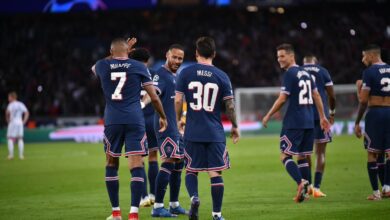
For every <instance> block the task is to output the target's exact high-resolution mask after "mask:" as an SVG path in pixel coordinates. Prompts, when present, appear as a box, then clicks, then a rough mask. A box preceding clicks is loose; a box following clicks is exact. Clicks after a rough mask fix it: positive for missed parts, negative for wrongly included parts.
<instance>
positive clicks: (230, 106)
mask: <svg viewBox="0 0 390 220" xmlns="http://www.w3.org/2000/svg"><path fill="white" fill-rule="evenodd" d="M225 107H226V114H227V116H228V117H229V119H230V121H231V122H232V126H233V127H234V128H237V126H238V125H237V118H236V109H235V106H234V99H228V100H226V101H225Z"/></svg>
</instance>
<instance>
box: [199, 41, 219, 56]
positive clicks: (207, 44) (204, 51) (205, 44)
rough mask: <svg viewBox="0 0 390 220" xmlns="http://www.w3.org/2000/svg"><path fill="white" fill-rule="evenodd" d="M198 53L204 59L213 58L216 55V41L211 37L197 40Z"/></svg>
mask: <svg viewBox="0 0 390 220" xmlns="http://www.w3.org/2000/svg"><path fill="white" fill-rule="evenodd" d="M196 51H198V54H199V55H200V56H202V57H204V58H213V57H214V55H215V41H214V39H213V38H211V37H200V38H198V39H197V40H196Z"/></svg>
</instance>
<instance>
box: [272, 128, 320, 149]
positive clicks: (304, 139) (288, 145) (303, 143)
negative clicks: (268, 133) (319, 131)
mask: <svg viewBox="0 0 390 220" xmlns="http://www.w3.org/2000/svg"><path fill="white" fill-rule="evenodd" d="M313 143H314V129H284V128H283V129H282V132H281V133H280V150H281V152H283V153H285V154H287V155H291V156H293V155H302V156H303V155H310V154H312V153H313Z"/></svg>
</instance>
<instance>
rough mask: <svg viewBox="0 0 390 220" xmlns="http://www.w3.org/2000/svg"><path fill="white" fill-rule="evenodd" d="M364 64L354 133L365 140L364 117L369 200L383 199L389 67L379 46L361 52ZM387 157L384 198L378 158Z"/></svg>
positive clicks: (388, 185)
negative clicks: (362, 120) (380, 189)
mask: <svg viewBox="0 0 390 220" xmlns="http://www.w3.org/2000/svg"><path fill="white" fill-rule="evenodd" d="M362 55H363V59H362V62H363V63H364V65H366V66H367V68H366V69H365V70H364V71H363V82H362V88H361V92H360V94H359V95H360V104H359V109H358V115H357V118H356V121H355V134H356V136H357V137H358V138H360V137H362V131H361V127H360V121H361V119H362V117H363V115H364V113H365V111H366V109H367V106H368V107H369V109H368V112H367V114H366V117H365V132H364V146H365V148H366V149H367V155H368V157H367V161H368V162H367V171H368V176H369V178H370V183H371V187H372V190H373V194H372V195H369V196H368V197H367V199H368V200H380V199H381V197H382V196H383V197H390V172H389V170H390V160H389V153H390V65H388V64H386V63H384V62H383V61H382V59H381V49H380V47H379V46H377V45H368V46H367V47H366V48H365V49H364V50H363V52H362ZM383 152H385V153H386V154H387V160H386V165H385V166H386V167H385V178H384V186H383V187H382V196H381V193H380V191H379V186H378V166H377V156H378V154H379V153H383Z"/></svg>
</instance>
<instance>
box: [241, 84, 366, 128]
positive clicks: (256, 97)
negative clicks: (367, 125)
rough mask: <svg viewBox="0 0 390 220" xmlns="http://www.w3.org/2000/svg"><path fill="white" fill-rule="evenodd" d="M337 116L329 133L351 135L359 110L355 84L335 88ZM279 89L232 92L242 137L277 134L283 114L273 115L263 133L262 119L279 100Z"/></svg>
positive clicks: (247, 89) (269, 88)
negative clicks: (277, 99) (246, 135)
mask: <svg viewBox="0 0 390 220" xmlns="http://www.w3.org/2000/svg"><path fill="white" fill-rule="evenodd" d="M334 90H335V94H336V116H335V123H334V125H333V126H332V132H333V133H334V134H336V135H340V134H352V133H353V128H354V118H355V116H356V110H357V106H358V99H357V96H356V86H355V85H354V84H348V85H335V86H334ZM279 92H280V87H262V88H237V89H236V90H235V99H236V111H237V119H238V122H239V124H240V129H241V132H242V133H243V134H244V135H245V134H279V132H280V129H281V127H282V119H283V115H284V112H285V110H286V106H287V105H285V106H284V107H283V108H282V110H281V111H280V112H278V113H276V114H275V115H274V116H273V117H272V120H271V121H270V122H269V124H268V128H267V129H264V128H263V127H262V124H261V119H262V118H263V116H264V115H265V114H266V113H267V111H268V110H269V109H270V108H271V107H272V105H273V103H274V101H275V100H276V98H277V97H278V96H279Z"/></svg>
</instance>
